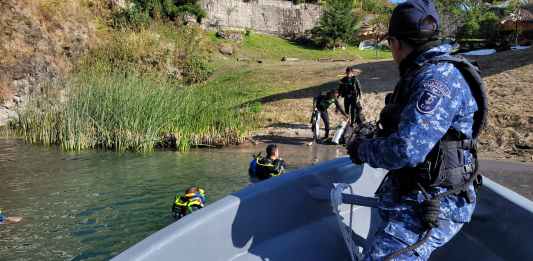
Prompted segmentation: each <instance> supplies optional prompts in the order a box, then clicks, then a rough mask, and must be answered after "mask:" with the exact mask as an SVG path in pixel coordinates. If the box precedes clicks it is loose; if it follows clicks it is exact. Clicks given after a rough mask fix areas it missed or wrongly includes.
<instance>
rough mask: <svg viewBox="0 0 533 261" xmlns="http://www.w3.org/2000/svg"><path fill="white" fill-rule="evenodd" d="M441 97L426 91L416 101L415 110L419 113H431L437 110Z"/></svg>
mask: <svg viewBox="0 0 533 261" xmlns="http://www.w3.org/2000/svg"><path fill="white" fill-rule="evenodd" d="M441 97H442V96H440V95H437V94H434V93H432V92H430V91H427V90H426V91H424V93H423V94H422V96H420V98H419V99H418V102H417V104H416V109H417V110H418V111H419V112H421V113H425V114H427V113H432V112H433V111H434V110H435V108H437V105H438V104H439V101H440V99H441Z"/></svg>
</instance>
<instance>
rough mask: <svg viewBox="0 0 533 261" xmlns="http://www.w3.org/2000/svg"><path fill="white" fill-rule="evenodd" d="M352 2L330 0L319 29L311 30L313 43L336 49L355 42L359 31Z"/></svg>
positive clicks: (321, 17)
mask: <svg viewBox="0 0 533 261" xmlns="http://www.w3.org/2000/svg"><path fill="white" fill-rule="evenodd" d="M352 10H353V1H352V0H328V1H326V4H325V6H324V12H323V14H322V16H320V21H319V24H318V26H317V27H315V28H313V29H312V30H311V34H312V38H313V41H314V42H315V43H316V44H317V45H319V46H322V47H328V48H331V47H333V48H334V47H336V46H337V45H339V44H342V43H349V42H351V41H353V38H354V36H355V35H356V32H357V30H358V27H357V22H358V21H357V17H356V16H355V15H354V13H353V11H352Z"/></svg>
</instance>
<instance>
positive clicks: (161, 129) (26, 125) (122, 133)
mask: <svg viewBox="0 0 533 261" xmlns="http://www.w3.org/2000/svg"><path fill="white" fill-rule="evenodd" d="M66 85H67V86H66V91H65V93H63V94H49V95H44V96H40V97H35V98H33V99H31V100H30V102H29V103H28V104H27V106H26V107H25V108H24V109H23V110H21V111H20V112H19V115H20V117H19V120H18V121H17V122H15V123H14V127H16V129H17V130H18V132H19V133H20V135H21V136H22V137H24V138H25V139H26V140H27V141H29V142H31V143H41V144H47V145H50V144H58V145H60V146H61V147H62V148H63V149H65V150H83V149H92V148H104V149H113V150H117V151H125V150H132V151H151V150H153V149H154V148H155V147H156V146H157V145H159V144H162V143H163V142H166V141H167V140H168V139H169V137H170V139H172V140H173V141H172V144H175V145H173V146H176V147H177V148H178V149H180V150H186V149H188V148H189V147H190V146H194V145H200V144H205V145H225V144H230V143H238V142H242V140H243V138H244V136H245V133H246V131H247V130H249V129H250V128H251V127H252V126H253V125H250V124H245V122H248V121H253V116H252V113H251V112H250V111H249V110H248V109H247V108H240V107H236V106H234V104H235V101H234V100H232V99H228V98H227V97H224V93H223V92H221V91H220V89H219V88H221V86H217V85H200V86H188V87H180V86H179V85H177V83H176V82H175V81H172V80H169V79H165V78H163V79H162V78H161V77H157V76H151V75H147V74H143V75H142V76H141V75H140V74H139V73H135V72H107V71H100V70H85V71H81V72H79V73H78V74H77V75H76V77H73V78H72V79H71V80H70V81H68V83H67V84H66ZM223 88H225V89H226V90H228V89H229V90H230V91H231V88H235V87H232V85H227V86H224V87H223ZM61 100H63V102H61ZM174 142H175V143H174Z"/></svg>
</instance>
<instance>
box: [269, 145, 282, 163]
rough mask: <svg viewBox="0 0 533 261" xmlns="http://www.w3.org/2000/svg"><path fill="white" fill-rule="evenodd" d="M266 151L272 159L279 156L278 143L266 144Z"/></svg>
mask: <svg viewBox="0 0 533 261" xmlns="http://www.w3.org/2000/svg"><path fill="white" fill-rule="evenodd" d="M266 153H267V157H268V158H270V159H272V160H276V159H277V158H279V149H278V145H276V144H270V145H268V146H267V148H266Z"/></svg>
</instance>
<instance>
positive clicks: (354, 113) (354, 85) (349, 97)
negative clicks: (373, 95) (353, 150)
mask: <svg viewBox="0 0 533 261" xmlns="http://www.w3.org/2000/svg"><path fill="white" fill-rule="evenodd" d="M339 94H340V96H341V97H343V98H344V110H345V111H346V112H347V113H349V114H350V120H351V122H352V123H354V122H355V123H357V125H361V124H362V123H363V118H362V116H361V111H362V108H361V103H360V102H359V99H360V98H361V84H360V83H359V80H357V78H356V77H355V76H352V77H348V76H346V77H344V78H342V79H341V81H340V84H339Z"/></svg>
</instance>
